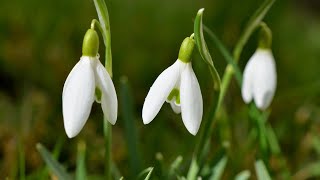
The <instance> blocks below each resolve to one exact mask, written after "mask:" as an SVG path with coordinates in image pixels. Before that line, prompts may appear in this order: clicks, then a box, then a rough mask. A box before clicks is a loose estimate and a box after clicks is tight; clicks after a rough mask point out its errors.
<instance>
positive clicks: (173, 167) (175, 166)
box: [169, 156, 183, 178]
mask: <svg viewBox="0 0 320 180" xmlns="http://www.w3.org/2000/svg"><path fill="white" fill-rule="evenodd" d="M182 160H183V158H182V156H178V157H177V158H176V159H175V160H174V161H173V162H172V164H171V165H170V169H169V178H173V177H174V176H175V177H177V176H178V174H177V170H178V168H179V167H180V165H181V163H182Z"/></svg>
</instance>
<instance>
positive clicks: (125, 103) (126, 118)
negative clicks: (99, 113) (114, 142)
mask: <svg viewBox="0 0 320 180" xmlns="http://www.w3.org/2000/svg"><path fill="white" fill-rule="evenodd" d="M120 86H121V91H120V97H121V109H122V114H123V122H124V129H125V139H126V141H127V146H128V152H129V167H130V171H131V176H132V177H133V176H134V175H136V174H138V173H139V170H140V169H141V159H140V154H139V151H138V145H137V142H138V138H137V130H136V126H135V124H134V113H133V110H134V108H133V100H132V94H131V91H130V86H129V83H128V79H127V78H126V77H122V78H121V80H120Z"/></svg>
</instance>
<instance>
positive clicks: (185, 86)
mask: <svg viewBox="0 0 320 180" xmlns="http://www.w3.org/2000/svg"><path fill="white" fill-rule="evenodd" d="M180 102H181V115H182V120H183V123H184V125H185V126H186V128H187V130H188V131H189V132H190V133H191V134H193V135H196V134H197V132H198V130H199V127H200V123H201V120H202V114H203V102H202V95H201V90H200V86H199V83H198V80H197V77H196V75H195V74H194V72H193V69H192V66H191V63H188V64H187V66H186V68H185V70H184V71H183V72H182V75H181V86H180Z"/></svg>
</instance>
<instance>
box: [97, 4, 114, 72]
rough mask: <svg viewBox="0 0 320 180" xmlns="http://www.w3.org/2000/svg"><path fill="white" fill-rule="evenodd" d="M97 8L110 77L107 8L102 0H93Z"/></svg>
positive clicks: (110, 60) (110, 59) (109, 37)
mask: <svg viewBox="0 0 320 180" xmlns="http://www.w3.org/2000/svg"><path fill="white" fill-rule="evenodd" d="M93 2H94V5H95V7H96V10H97V14H98V17H99V21H100V24H101V27H102V30H103V33H102V36H103V42H104V45H105V48H106V49H105V67H106V69H107V71H108V73H109V74H110V76H111V77H112V53H111V31H110V21H109V13H108V8H107V5H106V3H105V1H104V0H93Z"/></svg>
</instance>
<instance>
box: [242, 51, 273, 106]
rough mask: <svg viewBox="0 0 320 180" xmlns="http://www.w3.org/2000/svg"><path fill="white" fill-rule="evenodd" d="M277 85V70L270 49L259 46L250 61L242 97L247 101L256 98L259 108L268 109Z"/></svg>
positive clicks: (246, 70) (245, 74)
mask: <svg viewBox="0 0 320 180" xmlns="http://www.w3.org/2000/svg"><path fill="white" fill-rule="evenodd" d="M276 86H277V72H276V66H275V62H274V57H273V55H272V52H271V50H270V49H264V48H258V49H257V50H256V52H255V53H254V54H253V56H252V57H251V58H250V60H249V61H248V63H247V65H246V67H245V69H244V73H243V83H242V98H243V100H244V101H245V102H246V103H250V102H251V101H252V100H254V102H255V104H256V105H257V107H258V108H259V109H262V110H264V109H266V108H267V107H268V106H269V105H270V103H271V101H272V99H273V96H274V93H275V91H276Z"/></svg>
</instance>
